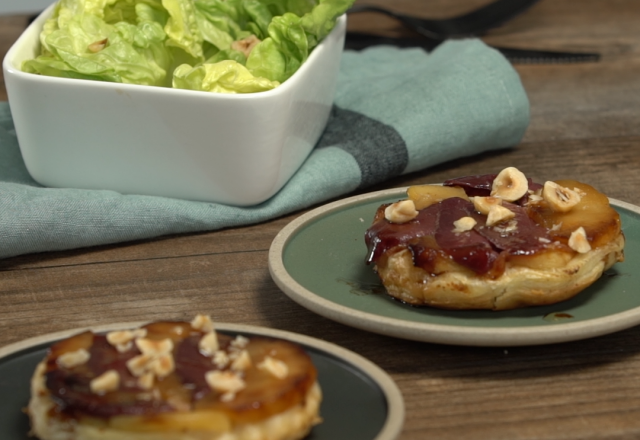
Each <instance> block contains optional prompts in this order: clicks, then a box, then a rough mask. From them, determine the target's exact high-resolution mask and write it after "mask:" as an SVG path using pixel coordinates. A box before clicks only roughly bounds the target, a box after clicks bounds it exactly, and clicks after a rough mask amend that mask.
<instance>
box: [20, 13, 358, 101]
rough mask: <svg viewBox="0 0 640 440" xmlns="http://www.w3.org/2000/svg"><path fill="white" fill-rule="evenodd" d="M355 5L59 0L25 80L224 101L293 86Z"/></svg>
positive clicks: (26, 68)
mask: <svg viewBox="0 0 640 440" xmlns="http://www.w3.org/2000/svg"><path fill="white" fill-rule="evenodd" d="M352 3H353V0H59V2H58V3H57V4H56V6H55V9H54V12H53V15H52V16H51V18H49V19H48V20H47V21H46V22H45V24H44V27H43V29H42V32H41V34H40V42H41V53H40V55H39V56H38V57H36V58H35V59H32V60H28V61H25V62H24V63H23V65H22V70H23V71H25V72H30V73H35V74H41V75H48V76H57V77H65V78H79V79H88V80H98V81H110V82H118V83H127V84H140V85H149V86H161V87H174V88H179V89H189V90H199V91H209V92H218V93H252V92H260V91H265V90H270V89H273V88H275V87H277V86H278V85H279V84H281V83H282V82H284V81H286V80H287V78H289V77H290V76H291V75H293V74H294V73H295V72H296V70H298V68H299V67H300V66H301V65H302V63H304V62H305V60H306V59H307V58H308V56H309V54H310V53H311V51H312V50H313V48H314V47H315V46H317V45H318V43H319V42H320V41H321V40H322V39H323V38H324V37H325V36H326V35H327V34H328V33H329V32H331V30H332V29H333V26H334V25H335V22H336V19H337V17H339V16H340V15H342V14H343V13H344V12H346V10H347V9H348V8H349V7H350V6H351V4H352Z"/></svg>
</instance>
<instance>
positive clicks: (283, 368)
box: [258, 356, 289, 379]
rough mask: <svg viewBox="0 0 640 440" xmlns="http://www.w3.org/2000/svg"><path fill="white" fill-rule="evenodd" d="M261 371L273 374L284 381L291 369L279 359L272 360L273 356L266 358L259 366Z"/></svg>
mask: <svg viewBox="0 0 640 440" xmlns="http://www.w3.org/2000/svg"><path fill="white" fill-rule="evenodd" d="M258 368H259V369H260V370H265V371H268V372H269V373H271V375H272V376H274V377H277V378H278V379H284V378H285V377H287V375H288V374H289V367H287V364H285V363H284V362H282V361H281V360H279V359H275V358H272V357H271V356H265V357H264V360H263V361H262V362H260V363H259V364H258Z"/></svg>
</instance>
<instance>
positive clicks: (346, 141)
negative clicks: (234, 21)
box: [0, 39, 529, 258]
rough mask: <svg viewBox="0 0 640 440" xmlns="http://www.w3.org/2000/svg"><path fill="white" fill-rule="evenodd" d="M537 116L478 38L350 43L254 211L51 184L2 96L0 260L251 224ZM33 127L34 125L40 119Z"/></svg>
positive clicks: (506, 138) (509, 139)
mask: <svg viewBox="0 0 640 440" xmlns="http://www.w3.org/2000/svg"><path fill="white" fill-rule="evenodd" d="M528 123H529V102H528V100H527V96H526V94H525V92H524V90H523V88H522V84H521V82H520V78H519V77H518V75H517V73H516V72H515V71H514V69H513V68H512V67H511V65H510V64H509V63H508V61H506V59H505V58H504V57H503V56H502V55H500V54H499V53H498V52H497V51H495V50H493V49H491V48H489V47H487V46H486V45H484V44H483V43H482V42H481V41H479V40H477V39H468V40H456V41H449V42H445V43H443V44H442V45H440V46H439V47H438V48H437V49H436V50H434V51H433V52H431V53H429V54H428V53H426V52H424V51H423V50H422V49H398V48H393V47H383V46H379V47H375V48H370V49H367V50H365V51H362V52H352V51H345V53H344V55H343V58H342V63H341V69H340V76H339V80H338V88H337V92H336V97H335V105H334V108H333V110H332V114H331V117H330V119H329V122H328V125H327V127H326V130H325V132H324V133H323V135H322V137H321V139H320V141H319V142H318V145H317V146H316V148H315V149H314V150H313V151H312V153H311V155H310V156H309V158H308V159H307V160H306V161H305V163H304V164H303V165H302V167H301V168H300V169H299V170H298V172H297V173H296V174H295V175H294V176H293V177H292V178H291V180H290V181H289V182H288V183H287V184H286V185H285V187H284V188H283V189H282V190H281V191H280V192H279V193H278V194H276V195H275V196H273V197H272V198H271V199H269V200H267V201H266V202H264V203H262V204H260V205H256V206H253V207H234V206H227V205H221V204H215V203H204V202H193V201H187V200H176V199H170V198H163V197H154V196H140V195H123V194H120V193H117V192H114V191H102V190H81V189H66V188H64V189H56V188H45V187H42V186H41V185H39V184H37V183H36V182H35V181H34V180H33V179H32V178H31V177H30V176H29V173H28V172H27V170H26V168H25V165H24V162H23V160H22V157H21V155H20V151H19V147H18V142H17V139H16V135H15V130H14V128H13V123H12V119H11V113H10V109H9V106H8V105H7V103H6V102H5V103H0V258H6V257H11V256H15V255H20V254H26V253H33V252H42V251H54V250H64V249H72V248H79V247H84V246H93V245H100V244H108V243H117V242H124V241H128V240H136V239H145V238H152V237H158V236H162V235H166V234H174V233H185V232H196V231H210V230H216V229H221V228H225V227H230V226H240V225H248V224H252V223H257V222H261V221H265V220H269V219H272V218H276V217H278V216H282V215H285V214H288V213H291V212H294V211H296V210H300V209H302V208H306V207H309V206H312V205H314V204H318V203H321V202H323V201H326V200H329V199H332V198H336V197H338V196H341V195H344V194H347V193H349V192H352V191H354V190H357V189H362V188H366V187H367V186H370V185H372V184H374V183H378V182H381V181H384V180H385V179H388V178H390V177H393V176H397V175H400V174H403V173H409V172H413V171H417V170H420V169H423V168H426V167H429V166H433V165H436V164H439V163H441V162H444V161H447V160H451V159H455V158H458V157H461V156H466V155H472V154H477V153H480V152H482V151H486V150H491V149H497V148H505V147H510V146H514V145H515V144H517V143H518V142H519V141H520V139H521V138H522V136H523V134H524V131H525V129H526V128H527V125H528ZM33 129H34V130H37V129H38V128H37V127H33Z"/></svg>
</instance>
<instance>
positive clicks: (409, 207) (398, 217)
mask: <svg viewBox="0 0 640 440" xmlns="http://www.w3.org/2000/svg"><path fill="white" fill-rule="evenodd" d="M417 215H418V211H417V210H416V205H415V203H414V202H413V200H411V199H407V200H401V201H399V202H396V203H392V204H391V205H389V206H387V207H386V209H385V210H384V217H385V218H386V219H387V220H388V221H390V222H391V223H407V222H410V221H411V220H413V219H414V218H416V217H417Z"/></svg>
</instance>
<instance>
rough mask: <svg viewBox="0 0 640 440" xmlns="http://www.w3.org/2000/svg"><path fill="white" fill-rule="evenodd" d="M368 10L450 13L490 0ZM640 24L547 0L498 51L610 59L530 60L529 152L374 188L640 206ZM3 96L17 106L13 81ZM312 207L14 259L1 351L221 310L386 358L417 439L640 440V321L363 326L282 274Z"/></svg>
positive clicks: (1, 290) (1, 34) (7, 275)
mask: <svg viewBox="0 0 640 440" xmlns="http://www.w3.org/2000/svg"><path fill="white" fill-rule="evenodd" d="M368 3H371V4H374V3H375V4H381V5H384V4H386V5H387V6H392V7H394V8H395V9H396V10H398V11H403V12H408V13H413V14H417V15H418V14H423V15H424V16H431V17H444V16H448V15H452V14H455V13H459V12H463V11H465V10H468V9H470V8H472V7H474V6H478V5H480V4H482V3H486V0H485V1H482V0H456V1H452V0H432V1H429V2H426V1H421V0H398V1H393V2H392V1H390V0H388V1H382V0H379V1H374V0H370V1H369V2H368ZM639 18H640V2H638V1H636V0H607V1H602V0H544V1H541V2H539V3H538V4H536V5H535V6H533V7H532V8H531V9H530V10H529V11H527V13H526V14H524V15H522V16H519V17H517V18H516V19H514V20H512V21H510V22H509V23H507V24H506V25H504V26H502V27H500V28H498V29H495V30H493V31H491V32H490V33H489V34H488V35H487V36H485V37H484V40H485V41H486V42H488V43H491V44H496V45H497V44H500V45H503V46H512V47H520V48H536V49H548V50H574V51H578V50H580V51H590V52H593V51H596V52H599V53H600V54H602V59H601V61H599V62H594V63H584V64H555V65H553V64H537V65H517V66H516V69H517V71H518V72H519V74H520V75H521V78H522V82H523V84H524V87H525V89H526V91H527V93H528V95H529V98H530V102H531V124H530V127H529V129H528V130H527V132H526V135H525V136H524V139H523V140H522V142H521V143H520V144H519V145H517V146H516V147H515V148H513V149H509V150H503V151H499V152H492V153H488V154H482V155H479V156H475V157H470V158H466V159H461V160H456V161H453V162H450V163H446V164H443V165H439V166H436V167H433V168H429V169H426V170H424V171H421V172H418V173H414V174H411V175H408V176H404V177H402V178H397V179H394V180H392V181H389V182H386V183H385V184H384V185H379V186H378V187H376V188H371V189H381V188H392V187H398V186H404V185H409V184H415V183H432V182H440V181H443V180H444V179H447V178H451V177H456V176H461V175H469V174H478V173H488V172H496V171H499V170H500V169H502V168H503V167H506V166H516V167H518V168H520V169H521V170H522V171H524V172H525V173H526V174H527V175H528V176H530V177H533V178H534V179H535V180H537V181H544V180H546V179H554V178H572V179H577V180H582V181H586V182H588V183H591V184H592V185H593V186H595V187H596V188H598V189H600V190H601V191H603V192H605V193H606V194H607V195H609V196H610V197H613V198H616V199H620V200H623V201H626V202H630V203H633V204H638V205H640V191H638V189H639V188H640V26H639V25H638V19H639ZM26 23H27V17H25V16H10V17H0V53H1V54H2V55H4V53H5V52H6V51H7V50H8V48H9V46H10V45H11V44H12V42H13V41H14V40H15V38H17V36H18V35H19V34H20V32H21V31H22V30H23V29H24V27H25V25H26ZM349 26H350V28H351V29H353V30H359V31H370V32H377V33H380V34H384V35H405V34H407V32H405V31H403V30H402V29H401V28H400V27H399V25H398V24H397V22H394V21H393V20H391V19H386V18H383V17H376V16H373V15H371V14H359V15H356V16H353V17H352V19H351V21H350V24H349ZM0 99H4V100H6V99H7V98H6V92H5V90H4V88H3V89H2V90H0ZM0 196H1V195H0ZM299 214H301V213H300V212H298V213H295V214H293V215H290V216H287V217H284V218H279V219H276V220H273V221H270V222H266V223H263V224H258V225H255V226H249V227H242V228H232V229H227V230H222V231H214V232H208V233H200V234H189V235H180V236H172V237H164V238H160V239H156V240H146V241H140V242H133V243H123V244H119V245H113V246H102V247H96V248H90V249H79V250H73V251H68V252H54V253H44V254H35V255H25V256H19V257H15V258H10V259H5V260H0V346H2V345H5V344H9V343H13V342H16V341H19V340H21V339H23V338H27V337H31V336H36V335H39V334H43V333H47V332H51V331H58V330H64V329H68V328H73V327H78V326H86V325H94V324H106V323H113V322H121V321H138V320H156V319H189V318H191V317H192V316H193V315H194V314H196V313H198V312H206V313H210V314H211V315H212V316H213V317H214V319H216V320H218V321H224V322H231V323H242V324H251V325H259V326H266V327H272V328H277V329H282V330H288V331H295V332H299V333H302V334H305V335H310V336H314V337H318V338H321V339H325V340H327V341H330V342H333V343H336V344H339V345H341V346H343V347H345V348H347V349H350V350H352V351H354V352H356V353H359V354H361V355H363V356H365V357H367V358H368V359H370V360H371V361H373V362H375V363H376V364H377V365H379V366H380V367H381V368H383V369H384V370H386V371H387V372H388V373H389V374H390V375H391V377H392V378H393V379H394V380H395V381H396V383H397V384H398V386H399V388H400V390H401V391H402V393H403V395H404V399H405V403H406V420H405V426H404V430H403V432H402V434H401V436H400V438H401V439H403V440H409V439H415V440H418V439H426V438H433V439H456V440H462V439H509V440H516V439H596V438H598V439H623V438H624V439H631V438H640V327H636V328H631V329H628V330H625V331H621V332H618V333H614V334H611V335H606V336H601V337H598V338H594V339H589V340H582V341H577V342H570V343H563V344H557V345H548V346H531V347H507V348H506V349H505V348H478V347H475V348H474V347H463V346H446V345H436V344H429V343H420V342H412V341H406V340H401V339H395V338H391V337H385V336H380V335H377V334H372V333H367V332H364V331H360V330H356V329H354V328H350V327H347V326H344V325H341V324H338V323H335V322H333V321H330V320H328V319H325V318H323V317H320V316H318V315H316V314H314V313H312V312H310V311H308V310H306V309H304V308H302V307H300V306H299V305H297V304H296V303H294V302H293V301H291V300H290V299H289V298H288V297H286V296H285V295H284V294H283V293H281V292H280V291H279V289H278V288H277V287H276V285H275V284H274V282H273V281H272V280H271V278H270V276H269V272H268V269H267V253H268V249H269V246H270V244H271V241H272V239H273V238H274V237H275V235H276V234H277V232H278V231H280V229H281V228H283V227H284V226H285V225H286V224H287V223H288V222H290V221H291V220H293V219H294V218H296V217H297V216H298V215H299ZM0 215H2V214H1V213H0ZM1 245H2V243H1V242H0V246H1ZM625 264H628V265H631V266H635V267H638V268H640V265H639V264H638V263H637V262H627V263H625ZM639 290H640V289H639ZM638 293H639V294H640V291H639V292H638ZM0 398H1V396H0Z"/></svg>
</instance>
